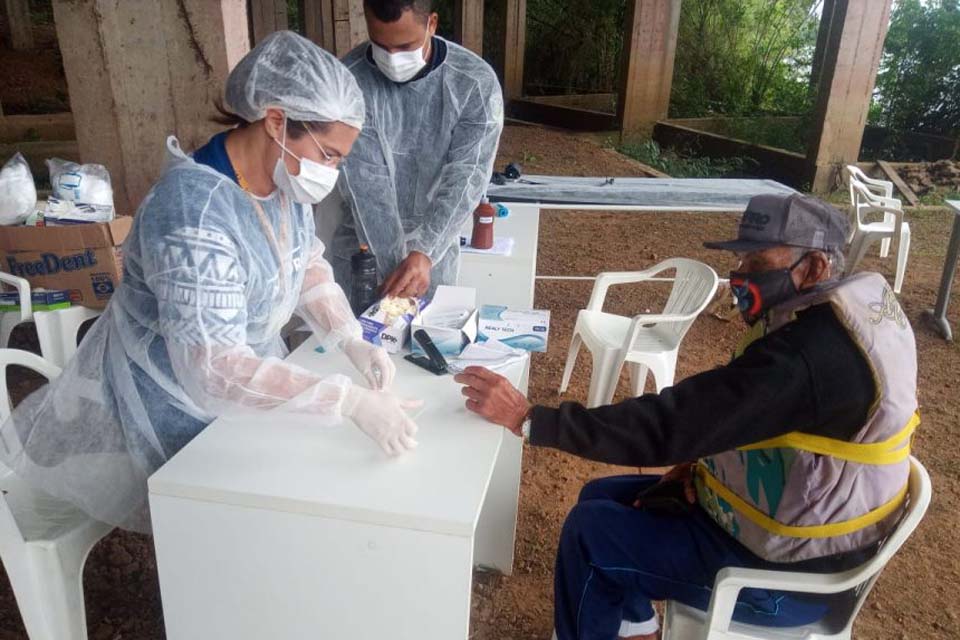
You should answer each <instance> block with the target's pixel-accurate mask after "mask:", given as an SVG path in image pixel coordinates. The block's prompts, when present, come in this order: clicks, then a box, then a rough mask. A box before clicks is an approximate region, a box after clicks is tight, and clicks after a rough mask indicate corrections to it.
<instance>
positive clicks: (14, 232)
mask: <svg viewBox="0 0 960 640" xmlns="http://www.w3.org/2000/svg"><path fill="white" fill-rule="evenodd" d="M132 226H133V217H131V216H125V217H121V218H117V219H116V220H114V221H113V222H107V223H102V224H80V225H71V226H65V227H0V269H2V270H3V271H5V272H7V273H10V274H12V275H15V276H20V277H21V278H24V279H26V280H27V281H28V282H29V283H30V284H31V286H33V287H36V288H38V289H39V288H43V289H53V290H60V289H66V290H69V291H70V297H71V299H72V300H73V303H74V304H79V305H82V306H84V307H92V308H94V309H102V308H103V307H105V306H107V302H109V300H110V296H112V295H113V292H114V290H115V289H116V288H117V285H119V284H120V277H121V275H122V273H123V256H122V255H121V252H120V245H121V244H123V241H124V240H125V239H126V237H127V234H128V233H130V228H131V227H132Z"/></svg>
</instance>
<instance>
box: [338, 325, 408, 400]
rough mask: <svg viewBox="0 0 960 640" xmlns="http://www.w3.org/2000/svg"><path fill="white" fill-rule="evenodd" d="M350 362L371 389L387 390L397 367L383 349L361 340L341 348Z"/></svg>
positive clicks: (352, 341)
mask: <svg viewBox="0 0 960 640" xmlns="http://www.w3.org/2000/svg"><path fill="white" fill-rule="evenodd" d="M343 352H344V353H345V354H347V357H348V358H350V362H352V363H353V366H354V367H356V368H357V371H359V372H360V373H362V374H363V377H364V378H365V379H366V380H367V384H369V385H370V388H371V389H376V390H378V391H381V390H385V389H389V388H390V385H392V384H393V377H394V375H395V374H396V373H397V367H396V365H395V364H393V360H391V359H390V354H388V353H387V352H386V350H384V348H383V347H378V346H376V345H372V344H370V343H369V342H367V341H366V340H364V339H362V338H354V339H353V340H350V341H349V342H347V344H346V345H344V347H343Z"/></svg>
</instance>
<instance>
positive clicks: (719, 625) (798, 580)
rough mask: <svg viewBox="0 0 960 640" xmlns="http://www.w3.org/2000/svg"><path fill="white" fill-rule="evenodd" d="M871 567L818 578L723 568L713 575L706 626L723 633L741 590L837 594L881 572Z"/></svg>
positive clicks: (811, 575) (729, 621)
mask: <svg viewBox="0 0 960 640" xmlns="http://www.w3.org/2000/svg"><path fill="white" fill-rule="evenodd" d="M872 564H873V563H868V564H867V565H864V566H862V567H858V568H855V569H850V570H849V571H845V572H843V573H834V574H819V573H799V572H790V571H767V570H764V569H742V568H738V567H727V568H726V569H721V570H720V572H719V573H717V579H716V581H715V582H714V586H713V595H712V596H711V598H710V607H709V609H708V610H707V624H708V625H709V628H710V630H711V631H719V632H724V633H725V632H727V631H728V630H729V628H730V623H731V622H732V621H733V612H734V608H735V607H736V604H737V598H738V597H739V595H740V590H741V589H746V588H748V587H749V588H753V589H771V590H775V591H793V592H800V593H820V594H829V593H840V592H843V591H847V590H849V589H852V588H854V587H856V586H858V585H860V584H863V583H864V582H866V581H867V580H869V579H870V578H871V576H872V575H873V574H874V573H876V571H879V570H880V569H881V568H882V565H881V566H880V567H877V569H876V570H875V571H870V570H869V569H871V568H872V566H871V565H872Z"/></svg>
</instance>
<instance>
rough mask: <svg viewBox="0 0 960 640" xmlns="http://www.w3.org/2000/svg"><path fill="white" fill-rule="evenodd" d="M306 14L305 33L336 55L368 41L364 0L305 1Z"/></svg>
mask: <svg viewBox="0 0 960 640" xmlns="http://www.w3.org/2000/svg"><path fill="white" fill-rule="evenodd" d="M303 16H304V32H305V33H306V36H307V37H308V38H309V39H310V40H313V41H314V42H316V43H317V44H318V45H320V46H321V47H323V48H324V49H326V50H327V51H329V52H330V53H332V54H334V55H336V56H337V57H341V58H342V57H343V56H345V55H346V54H347V53H349V52H350V50H351V49H353V48H354V47H356V46H357V45H359V44H361V43H363V42H366V41H367V22H366V20H365V19H364V17H363V0H303Z"/></svg>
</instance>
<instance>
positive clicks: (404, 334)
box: [359, 298, 425, 353]
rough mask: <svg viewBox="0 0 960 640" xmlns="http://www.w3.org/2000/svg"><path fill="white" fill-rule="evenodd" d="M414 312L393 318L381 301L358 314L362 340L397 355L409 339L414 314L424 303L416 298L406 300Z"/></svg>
mask: <svg viewBox="0 0 960 640" xmlns="http://www.w3.org/2000/svg"><path fill="white" fill-rule="evenodd" d="M408 300H410V302H411V306H413V307H414V311H413V312H410V313H404V314H402V315H399V316H394V315H393V314H391V313H389V311H388V309H386V308H384V305H383V302H384V301H383V300H380V301H379V302H377V303H375V304H372V305H370V308H369V309H367V310H366V311H364V312H363V313H362V314H360V318H359V320H360V326H361V327H362V328H363V339H364V340H366V341H367V342H370V343H372V344H375V345H378V346H381V347H383V348H384V349H386V350H387V352H388V353H398V352H399V351H400V350H401V349H402V348H403V347H404V345H405V344H406V343H407V340H409V339H410V323H411V322H412V321H413V317H414V315H415V313H416V312H418V311H419V310H420V309H422V308H423V306H424V304H425V302H424V301H422V300H419V299H417V298H408Z"/></svg>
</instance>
